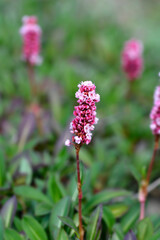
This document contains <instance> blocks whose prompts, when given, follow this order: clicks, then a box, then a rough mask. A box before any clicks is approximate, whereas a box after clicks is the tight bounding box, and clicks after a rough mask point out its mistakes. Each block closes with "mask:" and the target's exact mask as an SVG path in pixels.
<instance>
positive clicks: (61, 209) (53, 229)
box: [49, 197, 70, 238]
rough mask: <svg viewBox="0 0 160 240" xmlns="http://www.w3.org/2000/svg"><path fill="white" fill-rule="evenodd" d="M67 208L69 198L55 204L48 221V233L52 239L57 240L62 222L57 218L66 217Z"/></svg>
mask: <svg viewBox="0 0 160 240" xmlns="http://www.w3.org/2000/svg"><path fill="white" fill-rule="evenodd" d="M69 208H70V199H69V197H65V198H63V199H61V200H60V201H59V202H58V203H56V204H55V206H54V208H53V210H52V213H51V217H50V221H49V229H50V233H51V236H54V238H57V236H58V233H59V231H60V229H61V226H62V221H61V220H60V219H59V216H61V217H62V216H67V214H68V211H69Z"/></svg>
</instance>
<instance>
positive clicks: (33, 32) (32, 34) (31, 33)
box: [20, 16, 42, 65]
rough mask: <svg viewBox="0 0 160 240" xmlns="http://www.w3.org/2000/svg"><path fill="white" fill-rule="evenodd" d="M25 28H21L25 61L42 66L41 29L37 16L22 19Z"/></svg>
mask: <svg viewBox="0 0 160 240" xmlns="http://www.w3.org/2000/svg"><path fill="white" fill-rule="evenodd" d="M22 22H23V26H22V27H21V28H20V34H21V36H22V38H23V53H22V57H23V60H24V61H26V62H28V63H29V64H31V65H40V64H41V63H42V58H41V57H40V55H39V53H40V48H41V32H42V31H41V28H40V26H39V25H38V24H37V18H36V17H35V16H24V17H23V18H22Z"/></svg>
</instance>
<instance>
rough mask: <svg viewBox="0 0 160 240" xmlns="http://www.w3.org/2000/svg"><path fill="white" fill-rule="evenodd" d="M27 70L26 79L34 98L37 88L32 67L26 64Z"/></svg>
mask: <svg viewBox="0 0 160 240" xmlns="http://www.w3.org/2000/svg"><path fill="white" fill-rule="evenodd" d="M27 69H28V78H29V83H30V87H31V92H32V95H33V96H34V97H35V96H36V94H37V86H36V81H35V73H34V66H33V65H32V64H30V63H28V65H27Z"/></svg>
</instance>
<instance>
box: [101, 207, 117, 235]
mask: <svg viewBox="0 0 160 240" xmlns="http://www.w3.org/2000/svg"><path fill="white" fill-rule="evenodd" d="M103 220H104V221H105V223H106V225H107V227H108V229H109V231H112V227H113V225H114V223H115V218H114V216H113V214H112V212H111V211H110V209H109V208H108V207H103Z"/></svg>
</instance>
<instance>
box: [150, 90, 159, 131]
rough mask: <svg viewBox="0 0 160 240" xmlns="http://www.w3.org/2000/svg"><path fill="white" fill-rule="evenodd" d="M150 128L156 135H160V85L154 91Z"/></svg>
mask: <svg viewBox="0 0 160 240" xmlns="http://www.w3.org/2000/svg"><path fill="white" fill-rule="evenodd" d="M150 119H151V124H150V129H151V130H152V133H153V134H154V135H160V86H158V87H156V90H155V92H154V105H153V108H152V110H151V113H150Z"/></svg>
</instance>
